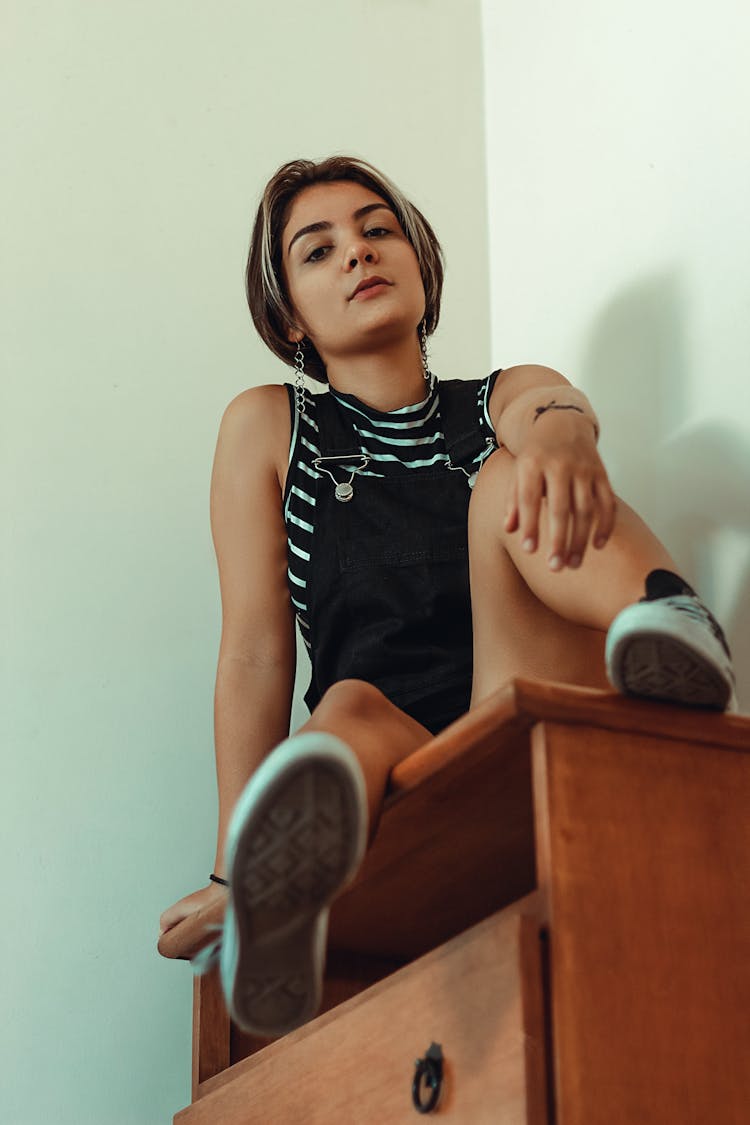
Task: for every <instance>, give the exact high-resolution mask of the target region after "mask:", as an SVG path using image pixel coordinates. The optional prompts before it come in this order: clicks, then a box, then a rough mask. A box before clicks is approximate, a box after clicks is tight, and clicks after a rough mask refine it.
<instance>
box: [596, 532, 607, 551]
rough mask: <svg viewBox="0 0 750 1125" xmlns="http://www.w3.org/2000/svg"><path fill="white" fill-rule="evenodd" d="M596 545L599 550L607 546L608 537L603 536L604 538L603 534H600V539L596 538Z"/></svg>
mask: <svg viewBox="0 0 750 1125" xmlns="http://www.w3.org/2000/svg"><path fill="white" fill-rule="evenodd" d="M594 546H595V547H597V548H598V550H600V551H601V549H602V547H606V546H607V540H606V539H603V538H602V537H601V536H599V538H598V539H595V540H594Z"/></svg>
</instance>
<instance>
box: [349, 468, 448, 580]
mask: <svg viewBox="0 0 750 1125" xmlns="http://www.w3.org/2000/svg"><path fill="white" fill-rule="evenodd" d="M456 477H457V474H454V473H451V472H449V471H447V470H446V471H444V472H441V473H430V474H425V475H420V476H416V474H410V476H408V477H403V478H402V477H396V478H388V479H373V478H367V479H366V480H365V481H363V482H360V484H364V485H365V487H360V488H358V490H357V493H356V494H355V497H354V499H353V500H352V501H351V503H350V504H346V505H341V509H342V510H340V511H339V512H337V513H336V517H337V519H336V522H337V543H338V561H339V568H340V571H341V572H342V573H347V572H352V571H361V570H370V569H376V570H377V569H380V568H391V567H397V568H404V567H410V566H417V567H419V566H420V564H427V565H429V564H440V563H450V562H456V563H458V564H459V565H463V564H464V563H465V562H466V560H467V559H468V538H467V517H468V505H469V489H468V487H467V485H466V482H465V478H464V477H463V474H461V479H460V480H458V479H456ZM358 501H359V503H358Z"/></svg>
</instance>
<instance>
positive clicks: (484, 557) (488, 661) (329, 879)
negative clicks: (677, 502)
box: [161, 157, 733, 1035]
mask: <svg viewBox="0 0 750 1125" xmlns="http://www.w3.org/2000/svg"><path fill="white" fill-rule="evenodd" d="M442 278H443V268H442V255H441V251H440V247H439V244H438V242H437V239H436V238H435V235H434V233H433V231H432V229H431V227H430V226H429V224H428V223H427V222H426V220H425V219H424V217H423V216H422V215H421V214H420V212H419V211H418V210H417V209H416V208H415V207H414V206H413V205H412V204H411V203H409V201H408V200H406V199H405V198H404V196H403V195H402V194H401V193H400V192H399V191H398V189H397V188H396V187H395V186H394V185H393V184H392V183H391V182H390V181H389V180H388V179H386V177H384V176H383V175H382V174H381V173H379V172H377V171H376V170H375V169H374V168H372V167H371V166H369V165H367V164H365V163H364V162H362V161H359V160H355V159H351V158H347V157H332V158H330V159H328V160H325V161H323V162H321V163H318V164H314V163H312V162H309V161H294V162H292V163H290V164H287V165H285V166H284V167H282V168H281V169H280V170H279V171H278V172H277V173H276V175H275V176H274V177H273V179H272V180H271V181H270V182H269V184H268V186H267V188H266V190H265V193H264V196H263V199H262V202H261V205H260V208H259V210H258V215H257V218H256V222H255V227H254V231H253V236H252V242H251V248H250V255H249V259H248V269H247V293H248V300H249V304H250V309H251V312H252V315H253V320H254V322H255V325H256V328H257V329H258V331H259V332H260V335H261V337H262V338H263V339H264V341H265V342H266V343H267V344H268V345H269V347H270V348H271V350H272V351H273V352H274V353H275V354H276V355H277V356H279V357H280V358H281V359H282V360H284V361H285V362H286V363H293V365H294V367H295V370H296V385H295V387H292V386H290V385H289V386H261V387H255V388H253V389H251V390H248V391H245V392H244V393H243V394H241V395H240V396H239V397H238V398H237V399H235V400H234V402H232V403H231V404H230V406H229V407H228V409H227V411H226V413H225V416H224V418H223V420H222V424H221V429H220V433H219V440H218V446H217V451H216V459H215V465H214V473H213V481H212V497H211V503H212V529H213V535H214V542H215V547H216V553H217V558H218V564H219V575H220V584H221V597H222V608H223V627H222V638H221V648H220V654H219V664H218V674H217V681H216V697H215V734H216V761H217V776H218V789H219V828H218V843H217V851H216V861H215V866H214V872H213V874H212V876H211V879H212V882H211V884H210V885H209V886H208V887H205V888H204V889H202V890H200V891H197V892H196V893H194V894H192V895H189V896H187V897H186V898H184V899H181V900H180V902H178V903H176V904H175V905H174V906H172V907H171V908H170V909H169V910H167V911H165V913H164V914H163V915H162V919H161V926H162V932H163V931H164V930H166V929H169V928H171V927H172V926H174V925H176V924H178V923H179V922H180V921H181V920H182V919H184V918H185V917H187V916H188V915H189V914H191V913H193V912H194V911H196V910H199V909H203V908H205V907H206V906H208V905H210V904H211V903H212V902H213V901H214V900H215V899H216V898H217V897H220V896H225V895H227V891H226V890H225V884H226V885H228V887H229V892H228V906H227V912H226V919H225V927H224V934H223V940H222V941H221V943H220V958H221V969H222V980H223V983H224V987H225V991H226V995H227V1002H228V1005H229V1008H230V1011H231V1012H232V1014H233V1017H234V1018H235V1020H236V1021H237V1022H238V1023H240V1024H241V1025H242V1026H244V1027H245V1028H247V1029H249V1030H253V1031H256V1032H258V1033H260V1034H266V1035H278V1034H282V1033H284V1032H285V1031H287V1030H289V1029H290V1028H291V1027H294V1026H297V1025H298V1024H300V1023H303V1022H304V1021H305V1020H307V1019H309V1018H310V1017H311V1016H312V1015H314V1013H315V1011H316V1009H317V1006H318V1004H319V999H320V982H321V975H322V965H323V957H324V951H325V936H326V922H327V917H328V907H329V904H330V902H331V900H332V899H333V898H334V897H335V895H336V894H337V893H338V892H339V891H340V890H341V889H342V887H343V886H344V885H345V884H346V883H347V882H348V881H349V880H350V879H351V878H352V876H353V874H354V872H355V871H356V869H357V867H358V865H359V862H360V860H361V858H362V855H363V853H364V849H365V846H366V842H367V839H368V836H369V838H372V835H373V833H374V831H375V827H376V825H377V820H378V816H379V811H380V806H381V803H382V799H383V795H384V793H385V788H386V784H387V780H388V775H389V772H390V770H391V768H392V767H393V766H394V765H395V764H396V763H397V762H398V761H400V760H401V759H402V758H404V757H405V756H406V755H408V754H410V753H411V752H412V751H413V750H415V749H416V748H417V747H418V746H420V745H421V744H423V743H424V742H426V741H427V740H428V739H429V738H430V735H431V734H432V733H436V732H437V731H439V730H440V729H442V728H443V727H445V726H446V725H447V724H448V723H450V722H451V721H453V720H454V719H455V718H457V717H458V716H459V715H460V714H462V713H463V712H464V711H466V710H467V709H468V708H469V707H470V706H474V705H475V704H476V703H478V702H479V701H480V700H482V699H484V698H485V697H486V696H488V695H489V694H490V693H491V692H493V691H494V690H496V689H497V688H498V687H499V686H500V685H501V684H502V683H503V682H505V681H506V680H508V679H509V678H510V677H511V676H513V675H523V676H527V677H548V678H553V679H556V680H560V679H565V680H567V681H569V682H573V683H578V684H587V685H591V686H595V687H605V686H606V684H607V677H606V675H605V643H606V660H607V670H608V673H609V677H610V680H611V682H612V683H613V684H614V685H615V686H616V687H617V688H618V689H619V690H622V691H626V692H631V693H634V694H643V695H651V696H654V697H656V698H661V699H667V700H673V701H676V702H683V703H689V704H694V705H698V706H706V707H713V708H716V709H723V708H725V707H727V706H729V705H731V702H732V697H733V676H732V671H731V664H730V659H729V653H728V649H727V647H726V642H725V640H724V637H723V635H722V633H721V630H720V629H719V627H718V625H717V624H716V622H715V621H714V619H713V618H712V617H711V615H710V614H709V612H708V611H707V610H706V609H705V607H704V606H703V605H702V604H701V602H700V601H699V600H698V598H697V597H696V595H695V594H694V592H693V591H692V590H691V589H690V587H689V586H688V585H687V584H686V583H685V582H683V580H682V579H681V578H680V577H679V576H678V574H677V568H676V566H675V563H674V561H673V560H672V559H671V558H670V556H669V554H668V553H667V552H666V550H665V549H664V547H663V546H662V545H661V544H660V543H659V542H658V540H657V539H656V538H655V537H654V536H653V535H652V533H651V532H650V531H649V530H648V528H647V527H646V526H645V525H644V524H643V523H642V521H641V520H640V519H639V518H638V517H637V516H636V515H635V513H634V512H632V511H631V510H630V509H629V508H628V507H627V506H626V505H625V504H623V503H622V501H620V500H617V499H616V498H615V496H614V494H613V492H612V489H611V486H610V483H609V480H608V478H607V473H606V471H605V468H604V466H603V464H602V462H601V459H600V457H599V454H598V451H597V437H598V429H599V427H598V423H597V420H596V416H595V414H594V412H593V410H592V408H591V406H590V404H589V402H588V401H587V399H586V398H585V396H584V395H583V394H581V392H580V391H578V390H576V389H574V388H573V387H572V386H571V385H570V384H569V382H568V381H567V379H565V378H564V377H563V376H562V375H560V374H559V373H557V372H556V371H552V370H550V369H549V368H545V367H538V366H533V365H524V366H519V367H514V368H510V369H508V370H506V371H503V372H500V373H497V372H495V373H493V375H491V376H489V377H488V378H486V379H483V380H476V381H474V382H459V381H449V382H447V383H438V382H437V381H436V380H435V379H434V377H433V376H432V375H431V373H430V371H429V368H428V364H427V353H426V343H427V338H428V337H429V335H430V334H431V333H432V332H433V331H434V329H435V327H436V325H437V322H438V317H439V311H440V294H441V287H442ZM305 374H307V375H309V376H312V378H313V379H316V380H317V381H318V382H320V383H327V384H328V388H329V391H328V393H326V394H324V395H311V394H310V393H309V392H308V391H307V390H306V389H305V387H304V375H305ZM295 616H296V619H297V621H298V622H299V627H300V631H301V634H302V636H303V639H304V640H305V643H306V644H307V646H308V648H309V651H310V656H311V661H312V669H313V673H312V681H311V684H310V688H309V690H308V693H307V696H306V699H307V702H308V704H309V705H310V708H311V712H312V713H311V717H310V719H309V721H308V722H307V723H306V724H305V725H304V727H303V728H302V731H301V732H300V733H298V734H297V735H295V736H293V737H292V738H291V739H287V740H286V741H283V740H284V739H286V737H287V735H288V731H289V721H290V710H291V700H292V689H293V685H294V671H295ZM472 625H473V628H472ZM274 747H275V748H276V749H274ZM248 779H250V780H249V781H248ZM230 818H231V823H230ZM281 871H283V874H277V872H281ZM218 948H219V946H218V945H217V947H216V949H215V950H214V952H216V950H217V949H218Z"/></svg>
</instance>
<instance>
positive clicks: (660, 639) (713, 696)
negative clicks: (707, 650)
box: [607, 631, 732, 711]
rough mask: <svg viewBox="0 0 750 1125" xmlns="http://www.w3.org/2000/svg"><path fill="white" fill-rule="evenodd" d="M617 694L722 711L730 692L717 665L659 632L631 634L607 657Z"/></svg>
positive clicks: (682, 643) (729, 687)
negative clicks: (619, 692) (622, 693)
mask: <svg viewBox="0 0 750 1125" xmlns="http://www.w3.org/2000/svg"><path fill="white" fill-rule="evenodd" d="M607 663H608V666H609V670H610V679H611V680H612V684H613V686H614V687H615V688H617V690H618V691H621V692H624V693H626V694H628V695H638V696H645V697H646V698H649V699H658V700H661V701H663V702H667V703H680V704H682V705H684V706H688V707H700V708H704V709H710V710H715V711H724V710H726V708H727V705H728V704H729V703H730V700H731V695H732V689H731V685H730V684H728V683H727V681H726V679H725V678H724V677H723V676H722V675H721V673H720V672H719V671H718V669H717V668H716V665H715V664H714V663H712V662H711V661H710V660H707V659H706V658H704V657H703V656H701V654H700V653H698V652H696V651H695V650H694V649H692V648H691V647H690V646H689V645H687V644H686V643H685V642H684V641H680V640H678V639H676V638H674V637H670V636H668V635H665V634H664V633H661V632H647V631H644V632H641V633H639V632H634V633H631V634H629V635H628V636H627V637H626V638H624V639H623V640H621V641H620V642H619V643H617V644H616V645H614V647H613V648H612V650H611V652H609V653H608V654H607Z"/></svg>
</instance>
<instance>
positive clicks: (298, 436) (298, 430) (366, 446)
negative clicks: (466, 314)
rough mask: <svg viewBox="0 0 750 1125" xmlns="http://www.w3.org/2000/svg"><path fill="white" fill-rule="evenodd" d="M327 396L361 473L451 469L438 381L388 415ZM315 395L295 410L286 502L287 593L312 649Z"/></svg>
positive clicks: (481, 400)
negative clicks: (361, 457)
mask: <svg viewBox="0 0 750 1125" xmlns="http://www.w3.org/2000/svg"><path fill="white" fill-rule="evenodd" d="M491 381H492V376H491V375H489V376H487V378H486V379H483V380H482V381H481V382H480V383H479V385H478V388H477V426H478V428H479V430H480V433H481V435H482V437H484V439H485V441H484V448H483V449H482V451H481V453H479V454H478V456H477V457H476V458H475V460H474V463H473V465H470V466H468V467H467V469H468V471H470V470H471V469H472V468H474V469H478V468H479V467H480V465H481V464H482V462H483V461H484V459H485V457H487V456H488V455H489V454H490V453H491V452H492V450H493V449H494V448H495V447H496V443H495V431H494V428H493V426H492V422H491V420H490V416H489V410H488V405H489V402H488V400H489V395H490V386H491ZM327 393H328V394H331V395H333V397H334V398H335V399H336V401H337V402H338V403H340V405H341V406H342V407H343V408H344V410H345V412H346V415H347V417H348V419H349V420H350V421H351V422H352V424H353V427H354V431H355V434H356V441H357V444H358V446H359V448H360V449H361V451H362V453H363V454H366V456H367V457H368V458H369V463H368V465H367V467H366V468H364V469H358V470H357V475H361V476H368V477H386V476H389V475H391V474H392V473H393V472H402V471H403V470H404V469H425V468H429V467H431V466H436V465H445V466H446V467H450V458H449V456H448V452H447V450H446V445H445V436H444V434H443V426H442V419H441V417H440V384H439V383H438V382H437V381H436V382H435V386H434V387H433V389H432V391H431V392H430V393H429V394H428V396H427V398H426V399H424V401H423V402H418V403H415V404H414V405H413V406H402V407H400V408H399V409H398V410H390V411H388V412H387V413H384V412H382V411H380V410H376V409H374V408H373V407H371V406H367V405H366V404H365V403H363V402H360V400H359V399H357V398H355V397H354V396H353V395H345V394H340V393H339V392H338V391H334V390H333V389H332V388H331V389H329V391H328V392H327ZM316 397H317V396H316V395H313V394H311V393H310V392H309V391H307V390H306V391H305V413H304V414H302V415H300V414H298V413H297V411H296V410H295V411H294V412H293V422H292V436H291V442H290V448H289V472H288V478H287V484H286V489H285V492H286V497H285V502H284V522H285V524H286V531H287V541H288V552H287V555H288V560H289V567H288V572H287V573H288V581H289V592H290V596H291V599H292V604H293V606H294V609H295V612H296V614H297V621H298V622H299V627H300V633H301V635H302V639H303V640H304V642H305V644H306V645H307V647H308V649H309V648H310V647H311V641H310V624H309V618H308V612H307V608H308V600H307V584H308V572H309V565H310V554H311V549H312V539H313V534H314V531H315V497H316V492H317V483H318V481H319V479H320V477H321V472H320V471H319V470H318V469H316V468H315V465H314V463H313V462H314V460H315V458H316V457H319V456H320V444H319V429H318V423H317V422H316V420H315V399H316ZM292 401H293V396H292ZM467 475H468V472H467Z"/></svg>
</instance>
